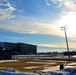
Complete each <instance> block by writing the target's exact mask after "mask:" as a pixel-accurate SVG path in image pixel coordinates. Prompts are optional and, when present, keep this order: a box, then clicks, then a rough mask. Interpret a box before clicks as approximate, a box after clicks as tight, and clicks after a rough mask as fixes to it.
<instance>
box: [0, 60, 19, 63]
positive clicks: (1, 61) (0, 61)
mask: <svg viewBox="0 0 76 75" xmlns="http://www.w3.org/2000/svg"><path fill="white" fill-rule="evenodd" d="M16 61H18V60H0V63H3V62H16Z"/></svg>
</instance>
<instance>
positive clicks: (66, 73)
mask: <svg viewBox="0 0 76 75" xmlns="http://www.w3.org/2000/svg"><path fill="white" fill-rule="evenodd" d="M0 75H76V70H75V69H74V68H65V69H63V70H58V71H48V72H43V71H38V72H36V73H35V72H30V73H28V72H18V71H16V70H15V69H13V68H7V69H6V70H4V71H0Z"/></svg>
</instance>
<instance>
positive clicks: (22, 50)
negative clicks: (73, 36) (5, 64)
mask: <svg viewBox="0 0 76 75" xmlns="http://www.w3.org/2000/svg"><path fill="white" fill-rule="evenodd" d="M36 53H37V45H32V44H26V43H11V42H0V59H1V58H2V57H3V58H2V59H11V58H12V55H27V54H36ZM9 57H10V58H9Z"/></svg>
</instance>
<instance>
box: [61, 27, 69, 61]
mask: <svg viewBox="0 0 76 75" xmlns="http://www.w3.org/2000/svg"><path fill="white" fill-rule="evenodd" d="M61 28H62V30H64V33H65V39H66V45H67V51H68V61H69V62H70V53H69V45H68V39H67V34H66V29H67V28H66V26H63V27H61Z"/></svg>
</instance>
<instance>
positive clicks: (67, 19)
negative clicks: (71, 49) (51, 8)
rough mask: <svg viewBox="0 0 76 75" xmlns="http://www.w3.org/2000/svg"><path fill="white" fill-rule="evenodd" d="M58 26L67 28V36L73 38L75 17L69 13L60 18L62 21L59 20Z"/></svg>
mask: <svg viewBox="0 0 76 75" xmlns="http://www.w3.org/2000/svg"><path fill="white" fill-rule="evenodd" d="M60 26H61V27H62V26H68V29H67V33H68V35H69V36H74V35H75V34H76V15H75V14H71V13H69V14H67V15H66V16H62V19H61V20H60Z"/></svg>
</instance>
